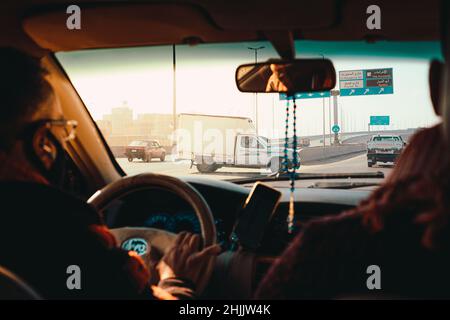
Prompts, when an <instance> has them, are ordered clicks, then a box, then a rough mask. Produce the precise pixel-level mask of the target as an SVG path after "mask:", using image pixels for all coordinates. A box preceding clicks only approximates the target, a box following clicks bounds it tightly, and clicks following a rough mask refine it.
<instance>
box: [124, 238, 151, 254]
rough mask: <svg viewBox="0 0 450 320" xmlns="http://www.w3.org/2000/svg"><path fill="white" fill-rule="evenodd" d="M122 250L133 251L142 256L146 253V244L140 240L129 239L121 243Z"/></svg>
mask: <svg viewBox="0 0 450 320" xmlns="http://www.w3.org/2000/svg"><path fill="white" fill-rule="evenodd" d="M122 249H124V250H127V251H134V252H136V253H137V254H138V255H140V256H142V255H144V254H146V253H147V250H148V244H147V241H145V240H144V239H142V238H129V239H127V240H125V241H124V242H123V243H122Z"/></svg>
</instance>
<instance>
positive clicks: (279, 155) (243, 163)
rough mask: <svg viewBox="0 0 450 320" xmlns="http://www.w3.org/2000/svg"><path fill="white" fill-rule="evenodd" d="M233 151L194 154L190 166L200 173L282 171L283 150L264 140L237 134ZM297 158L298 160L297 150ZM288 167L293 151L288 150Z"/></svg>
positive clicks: (252, 135) (255, 136)
mask: <svg viewBox="0 0 450 320" xmlns="http://www.w3.org/2000/svg"><path fill="white" fill-rule="evenodd" d="M233 140H234V143H233V149H232V150H231V152H227V153H225V154H214V153H204V154H194V155H193V159H192V164H193V165H195V166H196V167H197V170H198V171H199V172H201V173H210V172H214V171H216V170H217V169H219V168H221V167H235V168H261V169H263V168H267V169H270V171H271V172H273V173H276V172H280V171H282V169H283V160H284V150H281V149H280V148H279V147H274V146H271V145H270V144H267V143H266V139H264V138H263V137H261V136H257V135H254V134H237V135H236V136H235V137H234V139H233ZM296 152H297V156H298V158H299V152H298V150H297V151H296ZM288 159H289V165H290V166H291V165H292V162H293V149H291V148H289V149H288Z"/></svg>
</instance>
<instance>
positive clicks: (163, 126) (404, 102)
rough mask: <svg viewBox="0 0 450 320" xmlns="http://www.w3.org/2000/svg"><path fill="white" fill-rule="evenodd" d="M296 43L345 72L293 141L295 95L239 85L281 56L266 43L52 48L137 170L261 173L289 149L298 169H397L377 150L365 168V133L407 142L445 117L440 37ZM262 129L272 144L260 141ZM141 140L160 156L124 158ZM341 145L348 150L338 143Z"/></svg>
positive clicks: (114, 146)
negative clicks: (249, 68) (438, 94)
mask: <svg viewBox="0 0 450 320" xmlns="http://www.w3.org/2000/svg"><path fill="white" fill-rule="evenodd" d="M295 46H296V52H297V57H298V58H326V59H330V60H331V61H332V62H333V64H334V67H335V69H336V72H337V83H336V87H335V88H334V89H333V90H332V91H330V92H325V93H323V95H320V94H319V93H316V94H312V93H304V94H302V95H301V96H299V97H298V98H297V100H296V106H297V109H296V112H297V113H296V118H297V123H296V133H297V140H296V141H297V143H296V150H294V149H295V148H294V147H295V146H294V140H293V138H292V137H293V126H292V122H289V123H288V128H287V132H288V140H287V142H286V140H285V138H286V137H285V132H286V108H288V109H289V112H290V115H291V116H292V112H293V104H292V101H287V100H285V99H284V98H283V97H282V96H281V95H279V94H276V93H268V94H254V93H242V92H240V91H239V90H238V89H237V88H236V83H235V71H236V68H237V66H239V65H240V64H244V63H251V62H254V61H255V58H256V60H257V61H266V60H268V59H271V58H277V57H278V54H277V52H276V50H274V48H273V47H272V45H271V44H270V43H269V42H266V41H263V42H242V43H228V44H221V43H218V44H201V45H196V46H187V45H177V46H175V47H173V46H154V47H137V48H113V49H97V50H84V51H78V52H61V53H57V54H56V57H57V58H58V60H59V61H60V62H61V65H62V66H63V68H64V69H65V71H66V72H67V74H68V76H69V78H70V79H71V81H72V83H73V85H74V87H75V88H76V90H77V91H78V93H79V95H80V97H81V98H82V99H83V101H84V103H85V105H86V106H87V108H88V110H89V112H90V113H91V115H92V117H93V119H94V120H95V121H96V123H97V126H98V127H99V129H100V131H101V132H102V133H103V135H104V137H105V140H106V142H107V143H108V145H109V146H110V147H111V150H112V152H113V153H114V156H115V158H116V161H117V162H118V163H119V165H120V166H121V167H122V168H123V169H124V171H125V172H126V173H129V174H135V173H139V172H164V173H167V172H170V174H173V175H179V176H185V175H198V174H201V175H205V176H207V177H211V178H213V179H236V178H241V177H242V178H247V177H255V178H258V177H264V176H267V175H269V174H271V173H272V172H271V169H270V168H269V164H270V163H271V159H273V158H277V159H279V158H283V157H285V155H286V154H285V152H284V149H285V148H286V147H287V148H288V151H287V154H288V156H292V154H293V153H294V152H298V153H299V156H300V161H301V167H300V169H299V171H300V172H313V173H324V174H328V173H352V172H354V173H361V172H366V171H367V172H377V171H381V172H384V173H385V174H389V172H390V171H391V170H392V163H384V162H382V161H381V160H383V159H382V158H381V157H380V159H379V160H380V161H378V160H377V163H376V164H373V165H371V166H370V167H369V165H368V157H367V154H366V152H367V141H369V140H370V139H371V137H372V136H373V135H374V134H380V135H387V137H383V136H382V137H380V138H377V137H375V138H373V141H399V137H398V136H401V137H402V138H403V139H404V140H405V141H408V139H409V137H410V136H411V135H413V134H414V133H415V132H416V131H417V130H418V129H419V128H423V127H430V126H433V125H435V124H436V123H437V122H438V121H439V119H438V118H437V117H436V115H435V114H434V111H433V108H432V105H431V101H430V98H429V88H428V69H429V63H430V60H431V59H434V58H437V59H441V58H442V57H441V53H440V46H439V44H438V43H437V42H395V41H391V42H383V41H380V42H377V43H371V44H369V43H365V42H326V41H296V42H295ZM255 53H256V55H255ZM174 54H175V55H174ZM174 61H175V64H174ZM363 84H364V85H363ZM412 110H414V111H413V112H412ZM239 135H247V136H248V137H245V138H243V139H239ZM389 135H392V136H389ZM256 136H259V137H260V139H261V140H260V141H267V145H269V146H270V149H268V150H267V151H265V149H263V146H262V145H259V146H258V142H257V139H256ZM140 139H155V140H158V141H159V142H160V145H161V147H162V148H163V149H164V153H165V157H164V158H163V159H164V163H161V164H160V163H158V162H157V161H153V162H151V163H149V165H146V166H141V165H139V161H141V160H139V159H138V160H135V161H132V162H129V161H127V158H126V156H125V155H124V154H125V152H124V148H125V147H126V146H127V145H128V143H129V142H130V141H131V140H140ZM239 141H240V143H241V146H242V147H259V148H260V152H259V153H258V155H256V156H255V157H250V158H248V159H247V158H245V159H244V158H239V157H240V155H239V154H236V153H235V151H236V150H238V149H239V148H236V146H235V145H234V144H235V143H236V142H238V143H239ZM152 145H155V144H152ZM156 145H157V144H156ZM341 145H346V146H347V147H346V148H337V146H341ZM336 153H337V154H336ZM208 157H209V158H210V159H213V161H214V163H215V164H216V165H215V166H211V168H210V169H211V170H213V171H214V172H206V171H208V170H203V172H199V170H198V169H197V167H196V164H198V163H199V161H202V159H205V158H208ZM209 158H208V159H209ZM311 159H314V160H311ZM191 161H192V163H194V165H193V166H191ZM252 161H253V163H252ZM255 163H257V164H258V166H255V165H254V164H255ZM222 164H224V165H222ZM225 164H226V165H225ZM251 164H253V166H249V165H251Z"/></svg>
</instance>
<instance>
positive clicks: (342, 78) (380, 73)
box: [339, 68, 394, 97]
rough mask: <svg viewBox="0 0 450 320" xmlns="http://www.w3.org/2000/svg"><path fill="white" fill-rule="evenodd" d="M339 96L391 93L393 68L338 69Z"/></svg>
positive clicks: (392, 88) (392, 89)
mask: <svg viewBox="0 0 450 320" xmlns="http://www.w3.org/2000/svg"><path fill="white" fill-rule="evenodd" d="M339 89H340V92H341V94H340V96H341V97H343V96H364V95H365V96H368V95H375V94H393V93H394V83H393V69H392V68H383V69H368V70H348V71H339Z"/></svg>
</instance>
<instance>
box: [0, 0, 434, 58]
mask: <svg viewBox="0 0 450 320" xmlns="http://www.w3.org/2000/svg"><path fill="white" fill-rule="evenodd" d="M70 4H77V5H79V6H80V7H81V9H82V30H76V31H75V30H68V29H67V28H65V21H66V18H67V16H68V15H67V14H66V12H65V8H66V7H67V2H66V1H65V0H22V1H20V2H19V1H17V2H15V3H8V4H7V5H5V4H3V3H2V4H0V6H1V9H2V10H0V17H1V19H0V27H1V28H3V30H10V32H5V33H2V34H1V35H0V45H10V46H15V47H19V48H21V49H24V50H25V51H28V52H30V53H34V54H36V55H39V54H40V55H42V54H45V52H47V51H48V50H50V51H54V52H56V51H71V50H81V49H87V48H111V47H129V46H137V45H163V44H179V43H186V42H187V43H190V41H193V42H195V41H197V40H201V41H204V42H208V43H216V42H240V41H254V40H267V39H268V38H269V37H270V35H271V34H272V35H273V34H274V32H278V33H279V32H280V31H284V32H285V34H287V33H289V32H290V33H291V34H292V37H293V39H294V40H298V39H306V40H337V41H344V40H346V41H361V40H368V41H376V40H380V39H384V40H391V41H403V40H407V41H430V40H439V5H440V1H439V0H428V1H426V2H425V1H414V0H411V1H406V0H397V1H391V0H379V1H377V5H379V6H380V7H381V9H382V29H381V30H368V29H367V27H366V16H367V14H366V8H367V6H368V5H370V4H372V2H371V1H366V0H362V1H361V0H345V1H343V0H315V1H307V0H277V1H264V0H260V1H256V0H249V1H245V2H243V1H239V2H237V1H236V2H232V1H215V0H173V1H170V2H164V3H163V2H162V1H152V0H146V1H139V2H134V3H124V2H122V1H107V0H95V1H83V0H73V1H71V3H70ZM278 12H281V13H280V14H277V13H278ZM356 17H360V19H357V18H356ZM152 30H155V32H152ZM273 38H274V37H272V38H271V39H270V40H272V42H273V43H274V47H275V48H277V50H278V51H279V52H289V51H290V50H291V48H289V47H287V44H289V42H288V41H285V40H286V39H285V37H275V38H278V39H283V40H281V41H280V42H279V43H278V42H277V40H273ZM274 41H275V42H274Z"/></svg>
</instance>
